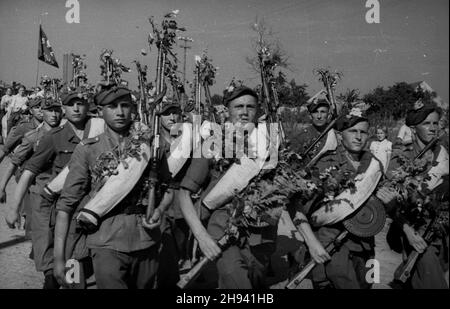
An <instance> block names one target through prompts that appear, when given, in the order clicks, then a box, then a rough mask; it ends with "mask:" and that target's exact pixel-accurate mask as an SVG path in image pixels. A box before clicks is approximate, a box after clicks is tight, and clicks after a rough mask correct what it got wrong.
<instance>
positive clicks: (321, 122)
mask: <svg viewBox="0 0 450 309" xmlns="http://www.w3.org/2000/svg"><path fill="white" fill-rule="evenodd" d="M307 107H308V112H309V115H310V117H311V124H309V125H307V126H306V127H304V128H303V129H302V130H301V131H300V133H295V135H293V136H291V137H290V138H289V140H290V142H291V143H290V144H291V147H292V148H293V150H295V151H297V152H298V153H300V154H302V153H303V152H304V151H305V150H306V148H307V147H308V146H309V145H310V144H311V143H312V142H313V141H314V140H315V139H316V138H317V137H318V136H319V135H320V134H321V133H322V132H323V131H324V130H325V129H326V127H327V125H328V124H329V122H330V103H328V100H327V99H326V98H325V97H318V98H315V99H314V100H312V101H311V102H310V103H309V104H308V106H307ZM329 134H330V135H332V136H333V137H335V133H334V131H333V129H331V130H330V132H329ZM326 142H327V136H325V137H324V138H322V139H321V140H320V141H319V142H318V143H317V144H316V146H315V147H314V148H313V150H311V152H310V153H309V154H308V158H309V159H312V158H313V157H314V156H315V155H317V154H318V153H319V152H320V150H321V149H322V148H323V147H324V146H325V143H326Z"/></svg>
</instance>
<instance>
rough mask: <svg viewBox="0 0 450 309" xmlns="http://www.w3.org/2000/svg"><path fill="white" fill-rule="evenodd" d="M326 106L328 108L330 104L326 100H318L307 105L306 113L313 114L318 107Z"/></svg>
mask: <svg viewBox="0 0 450 309" xmlns="http://www.w3.org/2000/svg"><path fill="white" fill-rule="evenodd" d="M321 106H326V107H328V108H330V103H328V100H326V99H318V100H314V101H312V102H311V103H310V104H308V106H307V107H308V112H310V113H314V112H315V111H316V110H317V109H318V108H319V107H321Z"/></svg>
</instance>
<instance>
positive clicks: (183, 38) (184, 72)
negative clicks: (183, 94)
mask: <svg viewBox="0 0 450 309" xmlns="http://www.w3.org/2000/svg"><path fill="white" fill-rule="evenodd" d="M178 40H180V41H184V46H181V48H183V49H184V63H183V86H184V85H185V84H186V53H187V50H188V49H190V48H191V47H190V46H187V42H194V40H193V39H192V38H189V37H184V36H179V37H178Z"/></svg>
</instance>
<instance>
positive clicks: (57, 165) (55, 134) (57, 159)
mask: <svg viewBox="0 0 450 309" xmlns="http://www.w3.org/2000/svg"><path fill="white" fill-rule="evenodd" d="M62 105H63V109H64V114H65V118H66V119H67V122H66V123H65V124H64V125H62V126H59V127H58V128H56V129H54V130H52V131H51V132H49V134H47V135H45V136H44V137H43V138H42V141H40V142H39V145H38V147H37V149H36V151H35V152H34V154H33V156H32V157H31V158H30V159H29V160H28V161H27V162H25V164H24V166H23V169H24V171H23V173H22V176H21V177H20V180H19V182H18V185H17V187H16V191H15V197H16V198H15V203H16V205H13V207H12V208H13V209H15V208H16V207H17V204H18V203H20V202H21V200H22V199H23V197H24V195H25V192H26V190H27V189H28V187H29V186H30V184H31V183H32V181H33V179H34V178H35V177H36V176H37V175H39V174H41V173H43V172H45V171H47V170H50V171H51V172H49V173H51V175H52V178H54V177H55V176H56V175H58V174H59V172H60V171H61V170H62V169H63V168H64V167H65V166H66V164H67V163H68V162H69V160H70V157H71V156H72V153H73V150H74V149H75V146H76V145H77V144H78V143H79V142H80V141H81V140H82V139H84V138H87V136H88V134H89V127H90V122H89V121H88V120H89V119H88V117H87V112H88V105H87V101H86V99H85V98H84V97H83V96H82V94H81V93H80V92H78V91H70V92H67V93H65V94H63V96H62ZM46 188H47V186H44V190H42V192H41V197H42V198H41V200H40V202H39V206H36V207H38V208H39V213H40V214H41V215H42V216H45V218H41V219H42V220H41V222H44V221H45V222H47V224H42V225H40V226H41V227H42V230H40V231H38V230H36V231H35V232H36V233H42V234H41V235H46V236H42V237H43V239H45V240H46V241H42V245H43V246H44V247H45V248H42V249H38V248H35V250H42V251H44V252H50V253H49V255H50V257H51V256H52V254H51V252H52V251H53V231H52V229H53V226H54V223H53V222H51V212H54V210H52V209H53V208H52V207H53V204H54V202H55V200H56V199H57V196H54V195H51V194H49V193H47V191H48V190H46ZM14 219H15V218H12V219H11V221H10V222H9V224H11V225H13V224H14V222H15V221H16V220H14ZM47 235H48V236H47ZM84 257H87V255H86V256H84ZM38 270H40V271H43V272H44V273H45V283H44V288H58V287H59V285H58V283H57V282H56V280H55V278H54V277H53V259H52V258H49V261H48V263H45V266H44V267H43V268H41V269H38Z"/></svg>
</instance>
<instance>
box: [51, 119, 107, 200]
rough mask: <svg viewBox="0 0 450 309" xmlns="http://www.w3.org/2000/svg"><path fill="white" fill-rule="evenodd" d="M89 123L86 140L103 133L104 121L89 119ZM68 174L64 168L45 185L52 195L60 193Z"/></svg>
mask: <svg viewBox="0 0 450 309" xmlns="http://www.w3.org/2000/svg"><path fill="white" fill-rule="evenodd" d="M89 121H90V122H91V124H90V129H89V135H88V138H93V137H96V136H97V135H100V134H102V133H103V132H104V131H105V121H104V120H103V119H102V118H91V119H90V120H89ZM68 174H69V167H68V166H65V167H64V168H63V169H62V171H61V172H59V174H58V175H56V177H55V178H53V179H52V180H51V181H50V182H49V183H48V184H47V187H48V189H50V190H51V192H52V193H60V192H61V190H62V188H63V187H64V182H65V181H66V177H67V175H68Z"/></svg>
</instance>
